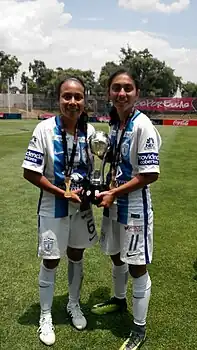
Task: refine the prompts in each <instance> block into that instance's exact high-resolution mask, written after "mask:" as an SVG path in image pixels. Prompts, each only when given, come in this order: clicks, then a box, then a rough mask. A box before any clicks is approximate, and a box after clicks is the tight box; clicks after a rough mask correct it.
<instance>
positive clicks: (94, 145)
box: [90, 131, 109, 158]
mask: <svg viewBox="0 0 197 350" xmlns="http://www.w3.org/2000/svg"><path fill="white" fill-rule="evenodd" d="M108 146H109V137H108V135H107V134H106V133H105V132H104V131H96V132H95V133H94V134H93V135H92V136H91V137H90V148H91V151H92V153H93V154H95V155H96V156H97V157H99V158H103V156H104V155H105V153H106V151H107V148H108Z"/></svg>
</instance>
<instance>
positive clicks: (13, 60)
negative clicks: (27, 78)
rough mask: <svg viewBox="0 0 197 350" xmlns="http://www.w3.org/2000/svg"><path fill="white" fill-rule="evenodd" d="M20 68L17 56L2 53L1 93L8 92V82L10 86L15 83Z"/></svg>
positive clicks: (0, 54)
mask: <svg viewBox="0 0 197 350" xmlns="http://www.w3.org/2000/svg"><path fill="white" fill-rule="evenodd" d="M20 66H21V62H20V61H19V60H18V58H17V57H16V56H11V55H9V54H6V53H5V52H4V51H0V92H7V80H9V83H10V84H11V83H12V82H13V81H14V79H15V77H16V75H17V73H18V72H19V68H20Z"/></svg>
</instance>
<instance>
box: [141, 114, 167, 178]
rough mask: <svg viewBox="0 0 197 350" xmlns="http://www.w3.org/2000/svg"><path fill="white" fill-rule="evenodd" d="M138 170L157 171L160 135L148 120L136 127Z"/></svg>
mask: <svg viewBox="0 0 197 350" xmlns="http://www.w3.org/2000/svg"><path fill="white" fill-rule="evenodd" d="M137 140H138V155H137V156H138V160H137V162H138V172H139V173H159V172H160V169H159V149H160V147H161V137H160V134H159V132H158V131H157V129H156V128H155V127H154V125H153V124H152V123H151V122H150V121H148V122H145V123H144V124H142V125H140V126H139V128H138V138H137Z"/></svg>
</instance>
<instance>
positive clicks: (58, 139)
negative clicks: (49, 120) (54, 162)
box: [53, 135, 62, 141]
mask: <svg viewBox="0 0 197 350" xmlns="http://www.w3.org/2000/svg"><path fill="white" fill-rule="evenodd" d="M53 141H62V135H54V136H53Z"/></svg>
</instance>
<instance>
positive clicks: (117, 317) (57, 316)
mask: <svg viewBox="0 0 197 350" xmlns="http://www.w3.org/2000/svg"><path fill="white" fill-rule="evenodd" d="M109 297H110V289H109V288H103V287H100V288H98V289H96V290H95V291H94V292H92V293H91V294H90V296H89V299H88V302H87V304H84V303H80V305H81V308H82V310H83V312H84V315H85V316H86V317H87V321H88V325H87V328H86V330H87V331H94V330H96V329H103V330H110V331H111V332H112V334H114V335H115V336H116V337H120V338H123V337H125V336H128V333H129V332H130V329H131V323H132V319H133V318H132V315H131V314H130V313H129V312H124V313H123V314H121V313H112V314H108V315H103V316H98V315H94V314H93V313H91V308H92V306H93V305H94V304H96V303H99V302H102V301H104V300H106V299H108V298H109ZM67 302H68V295H66V296H63V295H62V296H55V297H54V300H53V308H52V314H53V322H54V325H62V324H65V325H69V324H70V320H69V318H68V316H67V313H66V310H65V307H66V305H67ZM39 315H40V305H39V303H36V304H32V305H31V306H30V307H29V309H28V310H26V311H25V313H24V314H23V315H21V316H20V317H19V319H18V322H19V323H20V324H21V325H24V326H29V325H36V326H37V325H38V322H39Z"/></svg>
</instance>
